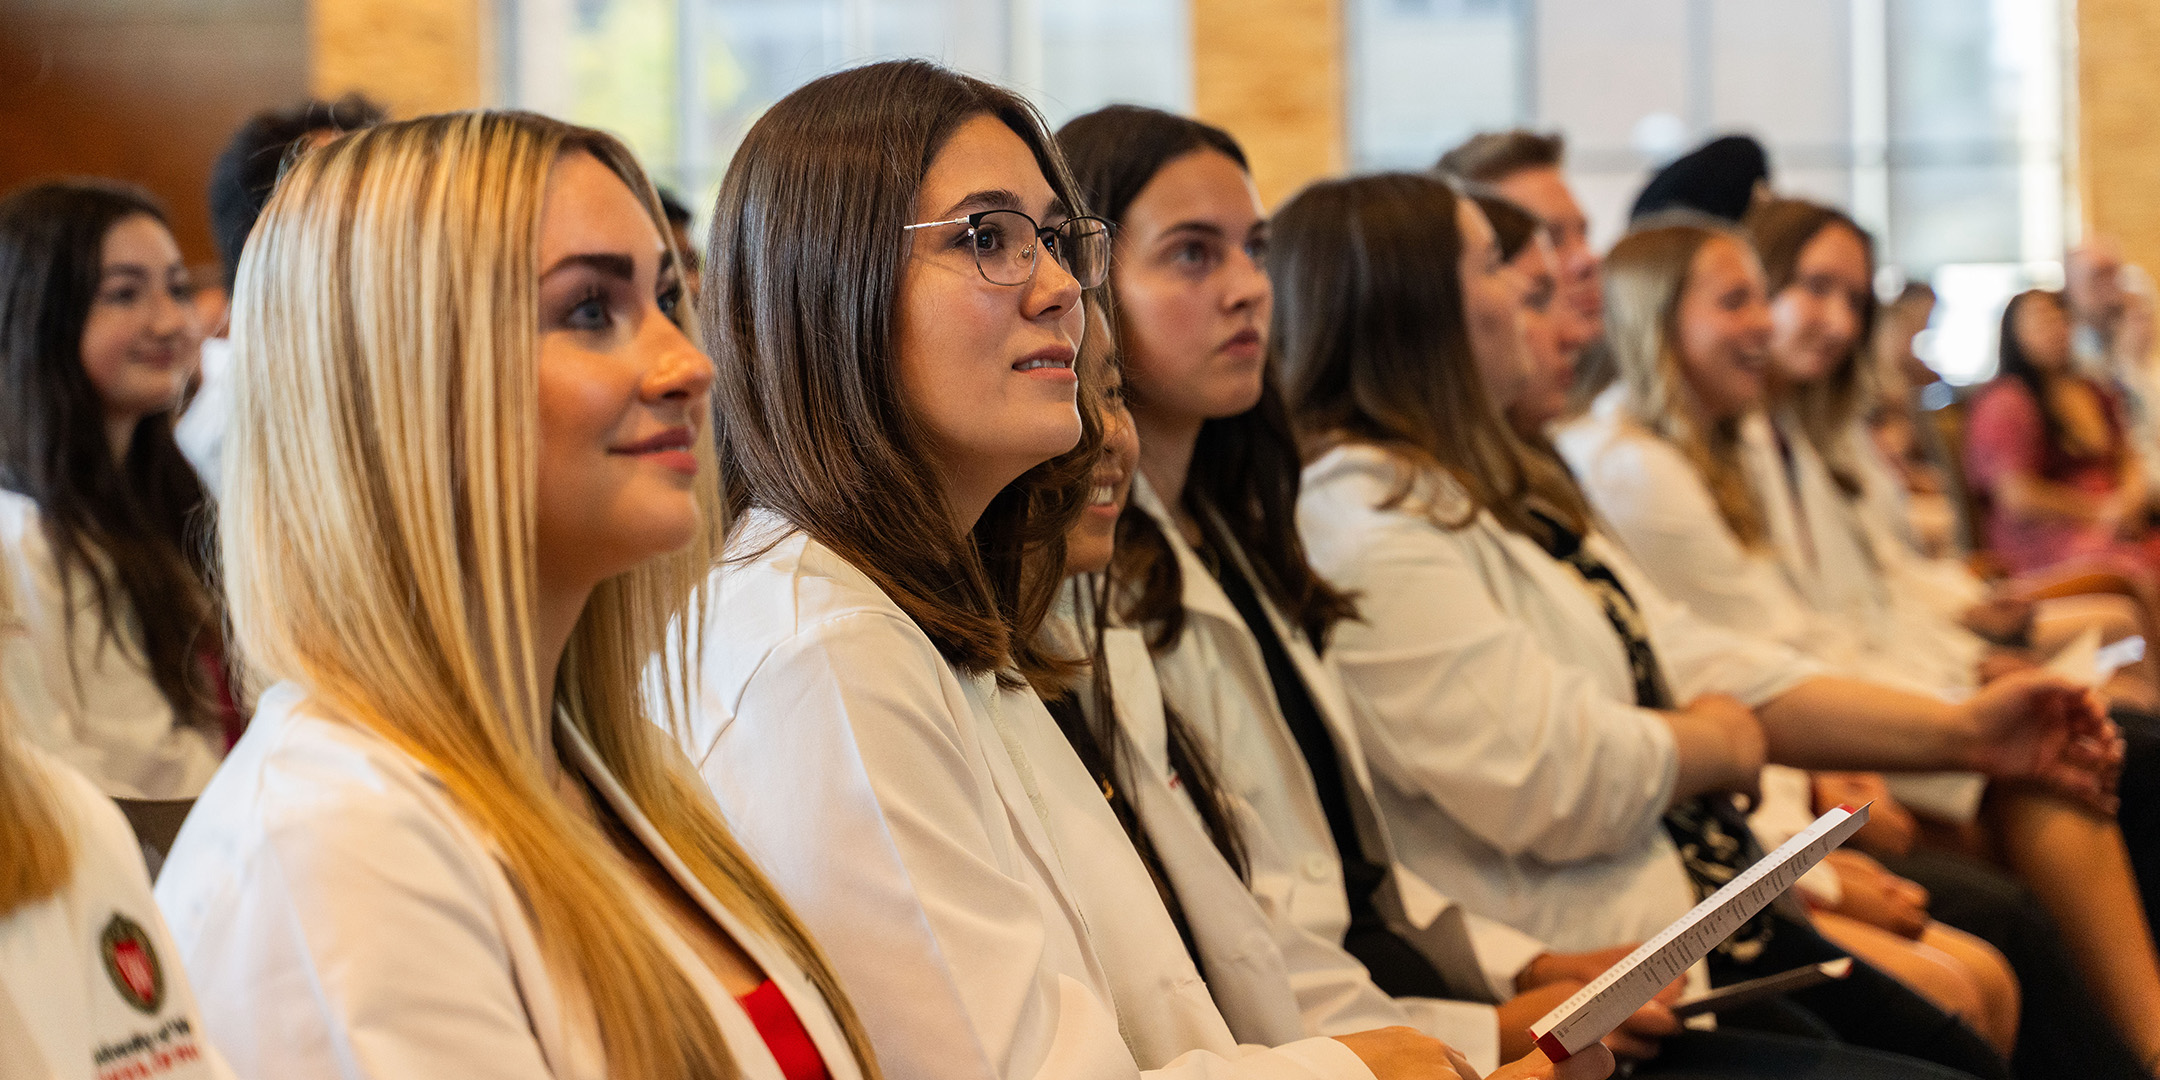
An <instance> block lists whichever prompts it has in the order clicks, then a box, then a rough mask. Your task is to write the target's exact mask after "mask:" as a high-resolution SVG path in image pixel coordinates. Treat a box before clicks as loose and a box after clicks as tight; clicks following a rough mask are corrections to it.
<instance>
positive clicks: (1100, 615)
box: [1031, 304, 1247, 947]
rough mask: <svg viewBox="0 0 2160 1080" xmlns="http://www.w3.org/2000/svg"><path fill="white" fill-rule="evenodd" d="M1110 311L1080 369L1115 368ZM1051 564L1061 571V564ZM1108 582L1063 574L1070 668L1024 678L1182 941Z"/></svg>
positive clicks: (1220, 827) (1178, 729) (1193, 784)
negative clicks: (1126, 713)
mask: <svg viewBox="0 0 2160 1080" xmlns="http://www.w3.org/2000/svg"><path fill="white" fill-rule="evenodd" d="M1109 317H1110V316H1109V310H1108V307H1107V306H1106V305H1102V304H1097V305H1095V306H1093V307H1091V308H1090V309H1089V310H1088V340H1087V344H1086V345H1085V346H1083V347H1082V348H1081V350H1080V363H1081V364H1082V365H1083V369H1090V368H1091V369H1095V370H1102V371H1105V372H1106V373H1107V372H1114V371H1115V370H1117V368H1118V365H1119V359H1118V355H1117V349H1116V336H1115V335H1113V334H1111V333H1109ZM1099 385H1101V386H1103V387H1105V388H1107V387H1108V386H1109V385H1110V383H1109V379H1108V378H1107V376H1106V377H1105V378H1104V379H1103V380H1102V382H1101V383H1100V384H1099ZM1104 453H1108V447H1107V446H1105V447H1104V448H1103V449H1102V450H1100V451H1098V452H1097V453H1096V455H1095V458H1096V459H1097V460H1099V459H1100V458H1101V456H1102V454H1104ZM1091 468H1092V463H1091ZM1046 554H1047V553H1045V555H1046ZM1114 555H1115V552H1114V551H1113V557H1114ZM1038 557H1041V556H1038ZM1060 557H1061V558H1062V554H1061V556H1060ZM1045 569H1048V568H1047V567H1046V568H1045ZM1057 569H1058V570H1059V572H1062V571H1063V565H1062V563H1061V564H1060V565H1059V567H1058V568H1057ZM1115 588H1116V586H1115V583H1114V580H1113V577H1112V575H1110V574H1107V573H1103V574H1074V575H1071V576H1069V577H1068V578H1067V579H1066V581H1065V584H1064V589H1065V590H1066V593H1065V595H1066V597H1067V602H1068V604H1069V605H1070V607H1071V610H1072V623H1073V629H1074V631H1076V632H1077V633H1078V634H1079V638H1080V640H1079V641H1078V642H1076V643H1064V644H1068V645H1069V644H1077V645H1078V646H1079V654H1080V655H1078V656H1073V657H1058V659H1064V660H1067V661H1069V662H1071V663H1072V664H1073V665H1074V670H1072V671H1069V672H1050V671H1042V672H1039V673H1037V674H1036V675H1034V676H1033V677H1031V681H1032V682H1033V683H1034V684H1035V691H1036V693H1037V694H1038V695H1039V696H1040V697H1041V698H1042V700H1043V704H1044V705H1045V706H1046V707H1047V708H1048V709H1049V711H1050V717H1051V719H1053V720H1055V721H1057V725H1058V729H1059V730H1060V731H1062V732H1064V734H1065V741H1066V742H1067V743H1069V744H1071V745H1072V748H1073V753H1075V754H1076V755H1078V756H1079V758H1080V762H1081V764H1083V765H1085V766H1086V767H1087V770H1088V773H1089V775H1091V776H1093V777H1094V778H1095V780H1096V782H1097V783H1100V784H1102V785H1103V795H1104V797H1105V798H1107V799H1108V800H1109V802H1110V811H1111V813H1112V814H1113V815H1115V816H1116V817H1117V819H1118V824H1119V825H1121V826H1123V827H1124V829H1125V835H1126V838H1127V839H1129V840H1131V841H1132V845H1133V849H1134V850H1135V851H1137V852H1138V853H1139V854H1140V861H1141V862H1142V863H1143V864H1145V865H1146V867H1147V869H1148V874H1149V876H1150V877H1152V878H1154V880H1155V887H1156V889H1157V891H1159V892H1160V893H1161V894H1162V898H1163V906H1164V907H1165V908H1167V909H1168V910H1169V912H1170V915H1171V920H1172V921H1173V922H1175V923H1177V924H1178V930H1179V932H1180V933H1181V934H1184V935H1185V936H1186V938H1187V943H1188V947H1189V946H1190V942H1191V931H1190V929H1189V927H1188V924H1187V923H1186V920H1185V913H1184V905H1183V904H1182V903H1181V902H1180V901H1179V899H1178V895H1177V892H1176V890H1175V889H1173V888H1172V887H1171V885H1170V880H1169V874H1168V872H1167V871H1165V870H1164V869H1163V863H1162V857H1161V855H1160V854H1159V853H1157V852H1156V850H1155V844H1154V841H1153V840H1151V839H1150V838H1149V837H1148V833H1147V830H1146V829H1145V828H1144V827H1142V825H1141V822H1140V818H1139V811H1138V809H1137V808H1136V807H1134V806H1133V803H1132V799H1131V796H1130V794H1129V792H1130V791H1131V787H1132V775H1133V773H1132V770H1133V768H1134V760H1133V753H1134V751H1133V748H1132V744H1131V741H1130V740H1129V739H1127V738H1126V737H1125V727H1124V725H1123V724H1122V723H1120V722H1119V720H1118V711H1117V694H1116V688H1115V687H1114V686H1113V685H1112V684H1111V681H1110V664H1109V657H1108V654H1107V652H1106V651H1105V642H1106V641H1107V640H1108V634H1107V631H1108V630H1109V629H1110V628H1111V627H1112V626H1113V625H1114V624H1115V623H1116V618H1115V616H1114V612H1113V608H1114V605H1113V604H1112V601H1111V597H1112V595H1113V593H1114V591H1115ZM1081 664H1084V665H1085V677H1086V679H1087V690H1088V692H1089V694H1090V695H1091V696H1092V698H1093V701H1092V704H1093V706H1094V708H1093V709H1092V710H1090V709H1088V708H1086V707H1085V706H1084V705H1083V704H1082V702H1081V700H1080V695H1079V694H1078V693H1076V690H1077V689H1078V688H1077V687H1076V686H1075V679H1074V677H1073V676H1074V675H1077V674H1078V673H1079V665H1081ZM1059 676H1063V677H1059ZM1162 709H1163V727H1164V729H1165V730H1164V733H1165V736H1166V742H1167V744H1168V745H1167V753H1168V758H1169V764H1170V769H1171V771H1172V773H1173V774H1175V775H1176V776H1177V777H1179V778H1180V779H1181V780H1182V781H1183V783H1184V786H1185V789H1186V792H1187V793H1188V794H1189V795H1191V797H1192V804H1193V808H1194V809H1195V810H1197V811H1199V813H1200V823H1201V826H1202V827H1203V828H1204V829H1205V830H1206V832H1207V834H1208V839H1210V840H1212V841H1213V842H1214V844H1215V849H1216V850H1217V851H1218V852H1220V853H1221V854H1222V857H1223V859H1224V860H1225V861H1226V862H1228V863H1229V864H1230V866H1231V867H1232V868H1233V869H1235V870H1236V871H1237V874H1238V876H1239V877H1240V878H1243V877H1245V876H1246V874H1247V865H1246V859H1245V842H1244V838H1243V837H1242V836H1241V835H1240V834H1239V832H1238V827H1237V820H1236V814H1235V812H1234V811H1233V810H1232V803H1231V799H1230V796H1229V795H1228V794H1227V793H1226V792H1225V791H1224V790H1223V787H1222V781H1221V780H1220V779H1219V778H1218V776H1217V771H1216V769H1215V766H1214V763H1213V762H1212V761H1211V760H1210V758H1209V757H1208V754H1207V752H1206V748H1205V746H1204V744H1203V743H1201V742H1200V740H1199V738H1198V736H1196V735H1194V734H1193V732H1192V728H1191V726H1190V725H1188V724H1187V723H1186V722H1185V718H1184V717H1183V716H1180V715H1179V714H1178V712H1177V710H1176V709H1174V708H1172V707H1171V705H1170V702H1169V701H1168V700H1164V701H1163V702H1162Z"/></svg>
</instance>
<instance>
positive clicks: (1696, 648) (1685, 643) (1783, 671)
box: [1591, 537, 1823, 708]
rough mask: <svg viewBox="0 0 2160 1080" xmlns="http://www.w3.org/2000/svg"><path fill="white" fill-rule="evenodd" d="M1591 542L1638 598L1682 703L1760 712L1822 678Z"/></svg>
mask: <svg viewBox="0 0 2160 1080" xmlns="http://www.w3.org/2000/svg"><path fill="white" fill-rule="evenodd" d="M1591 543H1593V544H1595V545H1596V546H1597V549H1598V551H1597V554H1598V557H1599V558H1600V559H1603V560H1604V561H1605V564H1606V566H1607V567H1609V568H1610V569H1611V570H1612V571H1613V573H1614V574H1615V575H1617V576H1618V577H1619V578H1620V581H1621V583H1622V584H1623V585H1626V586H1627V590H1628V594H1629V595H1630V596H1632V597H1633V598H1634V600H1635V608H1636V610H1637V611H1639V612H1641V613H1642V617H1643V622H1644V623H1645V624H1646V625H1647V626H1648V627H1649V630H1650V645H1651V647H1652V648H1653V649H1655V650H1657V655H1658V662H1659V663H1660V664H1662V665H1664V668H1665V674H1666V676H1667V677H1668V678H1670V679H1671V680H1672V692H1673V697H1674V699H1675V700H1676V701H1677V702H1678V703H1679V704H1682V705H1685V704H1687V703H1688V702H1690V701H1693V700H1694V699H1696V698H1698V697H1701V696H1702V695H1704V694H1730V695H1732V696H1733V697H1736V698H1739V699H1740V700H1741V701H1742V702H1744V703H1745V704H1746V705H1747V706H1748V707H1749V708H1756V707H1758V706H1760V705H1762V704H1763V703H1765V702H1768V701H1770V700H1772V699H1774V698H1776V697H1777V696H1778V695H1780V694H1783V693H1784V692H1785V691H1787V690H1790V689H1792V688H1793V687H1795V686H1798V685H1799V684H1800V683H1802V682H1805V681H1807V680H1808V679H1812V678H1814V677H1815V676H1817V675H1821V674H1823V665H1822V664H1820V663H1818V662H1816V661H1814V660H1811V659H1809V658H1808V657H1806V656H1803V655H1801V654H1800V653H1798V652H1795V651H1794V650H1792V649H1791V648H1789V647H1787V646H1785V645H1783V644H1780V643H1778V642H1776V641H1772V640H1770V639H1768V638H1764V637H1760V636H1757V635H1755V634H1751V633H1745V632H1741V631H1738V630H1735V629H1733V628H1731V627H1727V626H1718V625H1714V624H1712V623H1711V622H1710V621H1709V620H1707V619H1704V618H1703V617H1702V616H1700V615H1698V614H1696V613H1695V612H1694V611H1693V610H1692V609H1690V608H1689V607H1688V606H1687V605H1685V604H1682V603H1679V602H1677V601H1675V600H1673V599H1672V597H1670V596H1668V595H1666V593H1665V590H1664V589H1662V588H1660V587H1659V586H1658V584H1657V583H1656V582H1655V581H1653V580H1651V579H1650V576H1649V575H1647V574H1645V573H1644V572H1643V570H1642V569H1641V568H1640V567H1638V566H1636V565H1635V562H1634V560H1633V559H1631V558H1629V555H1628V553H1627V552H1625V551H1622V550H1620V549H1619V548H1616V547H1614V546H1612V545H1610V544H1605V543H1603V542H1602V541H1601V540H1600V539H1599V538H1595V537H1593V538H1592V540H1591Z"/></svg>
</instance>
